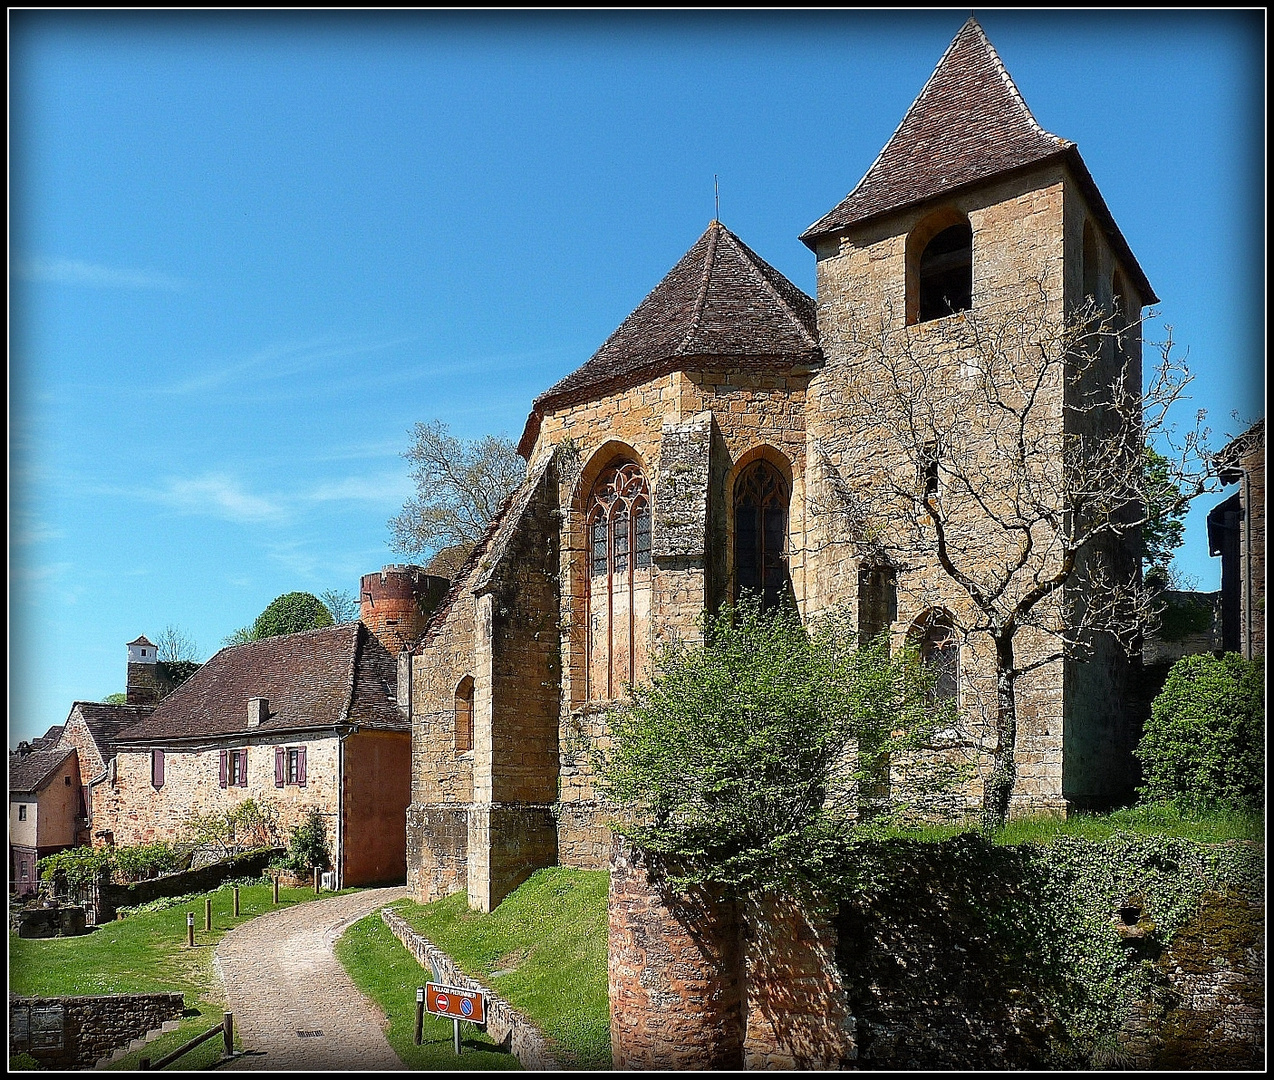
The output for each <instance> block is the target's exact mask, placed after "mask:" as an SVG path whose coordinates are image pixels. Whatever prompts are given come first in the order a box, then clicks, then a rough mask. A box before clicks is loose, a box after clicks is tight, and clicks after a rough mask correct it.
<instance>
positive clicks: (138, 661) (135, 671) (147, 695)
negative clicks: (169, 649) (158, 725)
mask: <svg viewBox="0 0 1274 1080" xmlns="http://www.w3.org/2000/svg"><path fill="white" fill-rule="evenodd" d="M158 665H159V649H158V648H157V647H156V646H155V643H154V642H153V641H148V640H147V639H146V637H145V636H142V637H139V638H137V639H136V640H135V641H130V642H129V643H128V682H127V685H126V688H125V689H126V695H125V697H126V700H127V702H128V704H129V705H154V704H155V702H157V701H158V700H159V676H158Z"/></svg>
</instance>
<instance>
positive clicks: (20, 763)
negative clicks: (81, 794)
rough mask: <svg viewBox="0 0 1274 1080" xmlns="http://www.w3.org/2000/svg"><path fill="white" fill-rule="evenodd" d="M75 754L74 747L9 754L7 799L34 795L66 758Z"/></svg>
mask: <svg viewBox="0 0 1274 1080" xmlns="http://www.w3.org/2000/svg"><path fill="white" fill-rule="evenodd" d="M74 753H75V747H73V746H68V747H63V748H62V749H60V750H31V751H29V752H28V753H25V754H24V753H22V752H21V751H18V752H13V751H11V752H10V753H9V797H10V798H12V797H13V796H14V795H34V794H35V793H36V792H37V791H39V790H40V789H41V788H42V787H44V785H45V784H47V783H48V782H49V778H50V777H51V776H52V775H53V774H54V773H55V772H56V771H57V770H58V769H59V768H60V767H61V765H62V762H64V761H65V760H66V759H67V758H68V757H70V756H71V755H72V754H74Z"/></svg>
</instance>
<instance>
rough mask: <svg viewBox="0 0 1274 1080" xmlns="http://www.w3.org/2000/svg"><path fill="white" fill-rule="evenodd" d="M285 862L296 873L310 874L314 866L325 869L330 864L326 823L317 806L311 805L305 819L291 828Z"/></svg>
mask: <svg viewBox="0 0 1274 1080" xmlns="http://www.w3.org/2000/svg"><path fill="white" fill-rule="evenodd" d="M287 862H288V866H289V868H290V869H291V870H292V871H293V872H294V873H297V874H311V873H313V872H314V870H315V868H318V869H326V868H327V867H329V866H331V865H332V853H331V851H330V850H329V848H328V846H327V824H326V823H325V822H324V821H323V812H322V811H321V810H320V809H319V808H318V807H316V806H311V807H310V810H309V813H308V814H306V816H305V820H304V821H303V822H301V824H300V825H297V826H295V827H294V828H293V829H292V839H291V842H290V843H289V844H288V859H287Z"/></svg>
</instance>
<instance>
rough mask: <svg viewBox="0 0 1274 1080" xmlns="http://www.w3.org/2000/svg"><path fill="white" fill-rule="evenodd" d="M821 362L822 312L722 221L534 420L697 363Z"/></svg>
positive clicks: (546, 400)
mask: <svg viewBox="0 0 1274 1080" xmlns="http://www.w3.org/2000/svg"><path fill="white" fill-rule="evenodd" d="M704 360H719V361H723V362H726V363H728V364H729V365H730V366H740V367H756V368H768V367H774V366H781V367H789V366H792V365H793V364H805V363H819V362H821V360H822V353H821V352H820V350H819V346H818V326H817V322H816V320H815V305H814V301H813V299H812V298H810V297H809V296H806V295H805V293H803V292H802V291H801V290H800V289H798V288H797V287H796V286H795V285H793V284H792V283H791V282H790V281H788V279H787V278H785V277H784V276H783V275H782V274H781V273H779V271H777V270H775V269H774V267H772V266H770V265H769V263H767V262H765V260H763V259H762V258H761V257H760V256H759V255H757V254H756V253H755V252H754V251H752V250H751V248H749V247H748V246H747V245H746V244H745V243H743V241H742V240H740V239H739V238H738V237H737V236H735V235H734V233H732V232H731V231H730V230H729V229H727V228H726V227H725V226H724V225H722V224H721V223H720V222H719V221H713V222H712V223H711V224H710V225H709V226H708V228H707V230H706V231H705V232H704V233H703V235H702V236H700V237H699V239H698V241H697V242H696V243H695V245H694V246H693V247H692V248H691V249H690V250H689V251H688V252H687V253H686V254H685V256H684V257H683V258H682V259H681V261H680V262H678V263H677V265H676V266H674V267H673V268H672V270H670V271H669V272H668V274H667V276H666V277H664V279H663V280H662V281H661V282H660V283H659V284H658V285H656V286H655V288H654V289H653V290H652V291H651V293H650V295H649V296H647V297H646V299H644V300H643V301H642V302H641V303H640V304H639V305H638V306H637V309H636V310H635V311H633V313H632V314H631V315H629V316H628V318H626V319H625V320H624V321H623V322H622V323H621V324H620V326H619V328H618V329H617V330H616V331H615V332H614V333H613V334H611V336H610V337H609V338H607V339H606V342H605V343H604V344H603V345H602V347H601V348H600V349H598V350H597V352H596V353H595V354H594V355H593V357H592V358H591V359H590V360H589V361H588V362H587V363H585V364H584V365H583V366H582V367H580V368H578V369H577V370H575V371H573V372H572V373H571V374H570V375H568V376H566V378H564V379H562V380H561V381H560V382H559V383H557V384H556V385H554V386H551V387H550V388H549V389H548V390H546V391H545V392H544V393H543V394H541V395H540V396H539V397H538V398H536V399H535V404H534V413H533V415H536V414H539V415H542V414H543V413H544V412H545V411H546V410H548V409H552V408H556V407H559V406H561V405H568V404H573V403H575V402H579V401H587V400H590V399H592V398H595V397H599V396H601V395H602V394H604V393H606V392H608V391H609V390H611V389H614V388H616V387H618V386H619V385H621V384H626V383H631V382H632V381H633V380H634V379H635V378H651V377H654V376H657V375H660V374H665V373H667V372H669V371H674V370H676V369H678V368H683V367H687V366H691V365H692V364H693V363H694V362H695V361H700V362H702V361H704Z"/></svg>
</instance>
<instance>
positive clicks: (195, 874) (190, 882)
mask: <svg viewBox="0 0 1274 1080" xmlns="http://www.w3.org/2000/svg"><path fill="white" fill-rule="evenodd" d="M283 853H284V852H283V849H282V848H266V849H263V850H261V851H249V852H246V853H245V854H243V855H235V856H233V857H232V858H229V859H222V860H221V861H220V862H215V863H210V864H209V865H208V866H201V867H200V868H199V869H198V870H182V871H180V872H179V873H176V874H164V875H162V876H160V877H157V878H150V879H149V880H147V881H133V882H129V883H127V884H116V883H114V882H112V883H110V884H103V885H102V886H101V887H100V888H99V890H98V909H97V921H98V922H109V921H110V920H111V919H113V918H115V912H116V910H117V909H118V908H122V907H135V906H136V905H138V904H148V903H150V901H152V900H158V899H159V898H160V897H161V896H184V895H185V894H186V893H197V892H210V891H212V890H213V889H215V888H217V887H218V886H219V885H220V884H221V883H222V882H223V881H228V880H230V879H231V878H238V877H258V876H260V875H261V874H262V873H263V872H264V871H265V868H266V867H267V866H268V865H269V864H270V860H271V859H274V858H275V857H276V856H279V855H282V854H283Z"/></svg>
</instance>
